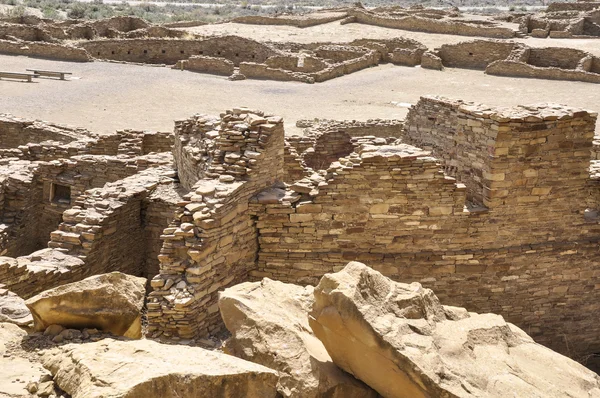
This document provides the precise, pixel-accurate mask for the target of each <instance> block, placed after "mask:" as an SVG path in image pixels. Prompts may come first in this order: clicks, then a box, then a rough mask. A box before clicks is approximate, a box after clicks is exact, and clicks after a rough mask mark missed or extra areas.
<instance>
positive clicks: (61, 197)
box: [50, 184, 71, 205]
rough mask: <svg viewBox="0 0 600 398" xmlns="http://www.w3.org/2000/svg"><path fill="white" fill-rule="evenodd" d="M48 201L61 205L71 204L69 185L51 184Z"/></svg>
mask: <svg viewBox="0 0 600 398" xmlns="http://www.w3.org/2000/svg"><path fill="white" fill-rule="evenodd" d="M50 202H52V203H57V204H61V205H69V204H71V187H68V186H66V185H60V184H52V185H51V186H50Z"/></svg>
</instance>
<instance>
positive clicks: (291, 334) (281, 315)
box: [219, 278, 377, 398]
mask: <svg viewBox="0 0 600 398" xmlns="http://www.w3.org/2000/svg"><path fill="white" fill-rule="evenodd" d="M313 289H314V288H313V287H311V286H308V287H302V286H296V285H292V284H286V283H282V282H278V281H273V280H271V279H268V278H265V279H263V280H262V281H261V282H255V283H242V284H239V285H236V286H233V287H230V288H228V289H226V290H225V291H223V292H221V293H220V295H219V308H220V310H221V316H222V317H223V320H224V321H225V325H226V326H227V329H229V331H230V332H231V334H232V336H231V337H230V338H229V339H228V340H227V341H226V343H225V352H227V353H229V354H232V355H235V356H237V357H239V358H243V359H246V360H248V361H252V362H255V363H259V364H261V365H264V366H267V367H269V368H272V369H275V370H277V371H278V372H279V382H278V385H277V388H278V390H279V392H280V393H281V394H282V395H283V396H284V397H297V398H316V397H328V398H352V397H357V398H358V397H360V398H363V397H364V398H367V397H375V396H376V395H377V394H376V393H375V392H374V391H373V390H372V389H370V388H369V387H367V386H365V385H364V384H363V383H361V382H360V381H358V380H356V379H355V378H354V377H352V376H351V375H348V374H347V373H345V372H344V371H342V370H340V369H339V368H338V367H337V366H336V365H334V364H333V362H332V361H331V358H330V357H329V354H327V351H326V350H325V347H324V346H323V344H322V343H321V342H320V341H319V340H318V339H317V338H316V337H315V336H314V334H313V333H312V331H311V329H310V327H309V325H308V312H310V310H311V308H312V304H313Z"/></svg>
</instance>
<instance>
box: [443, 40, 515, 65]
mask: <svg viewBox="0 0 600 398" xmlns="http://www.w3.org/2000/svg"><path fill="white" fill-rule="evenodd" d="M514 47H515V43H512V42H505V41H499V40H494V41H492V40H474V41H469V42H461V43H457V44H443V45H442V46H441V47H440V48H439V49H438V50H437V55H438V56H439V57H440V58H441V59H442V62H443V64H444V66H447V67H451V68H467V69H481V70H483V69H485V67H486V66H488V65H489V64H490V63H491V62H493V61H497V60H501V59H506V58H508V56H509V55H510V53H511V52H512V51H513V48H514Z"/></svg>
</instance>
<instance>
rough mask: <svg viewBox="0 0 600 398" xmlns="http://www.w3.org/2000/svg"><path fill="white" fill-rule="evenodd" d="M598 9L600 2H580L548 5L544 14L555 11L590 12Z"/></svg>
mask: <svg viewBox="0 0 600 398" xmlns="http://www.w3.org/2000/svg"><path fill="white" fill-rule="evenodd" d="M596 8H600V2H593V1H580V2H576V3H560V2H555V3H550V4H548V7H547V8H546V12H556V11H591V10H593V9H596Z"/></svg>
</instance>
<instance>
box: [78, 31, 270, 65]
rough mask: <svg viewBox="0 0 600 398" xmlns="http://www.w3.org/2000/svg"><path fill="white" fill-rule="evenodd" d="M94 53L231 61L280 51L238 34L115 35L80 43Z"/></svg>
mask: <svg viewBox="0 0 600 398" xmlns="http://www.w3.org/2000/svg"><path fill="white" fill-rule="evenodd" d="M79 46H81V47H82V48H84V49H85V50H86V51H87V52H88V53H89V54H90V55H91V56H92V57H94V58H97V59H108V60H115V61H125V62H137V63H150V64H169V65H174V64H176V63H177V61H179V60H182V59H188V58H189V57H191V56H192V55H205V56H209V57H220V58H225V59H228V60H230V61H232V62H233V63H234V64H235V65H236V66H237V65H239V64H240V62H260V63H263V62H265V61H266V59H267V58H268V57H270V56H272V55H277V54H278V52H277V51H275V50H273V49H272V48H270V47H268V46H266V45H263V44H260V43H258V42H256V41H254V40H249V39H244V38H242V37H237V36H224V37H215V38H209V39H204V40H183V39H115V40H93V41H85V42H81V43H79Z"/></svg>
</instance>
